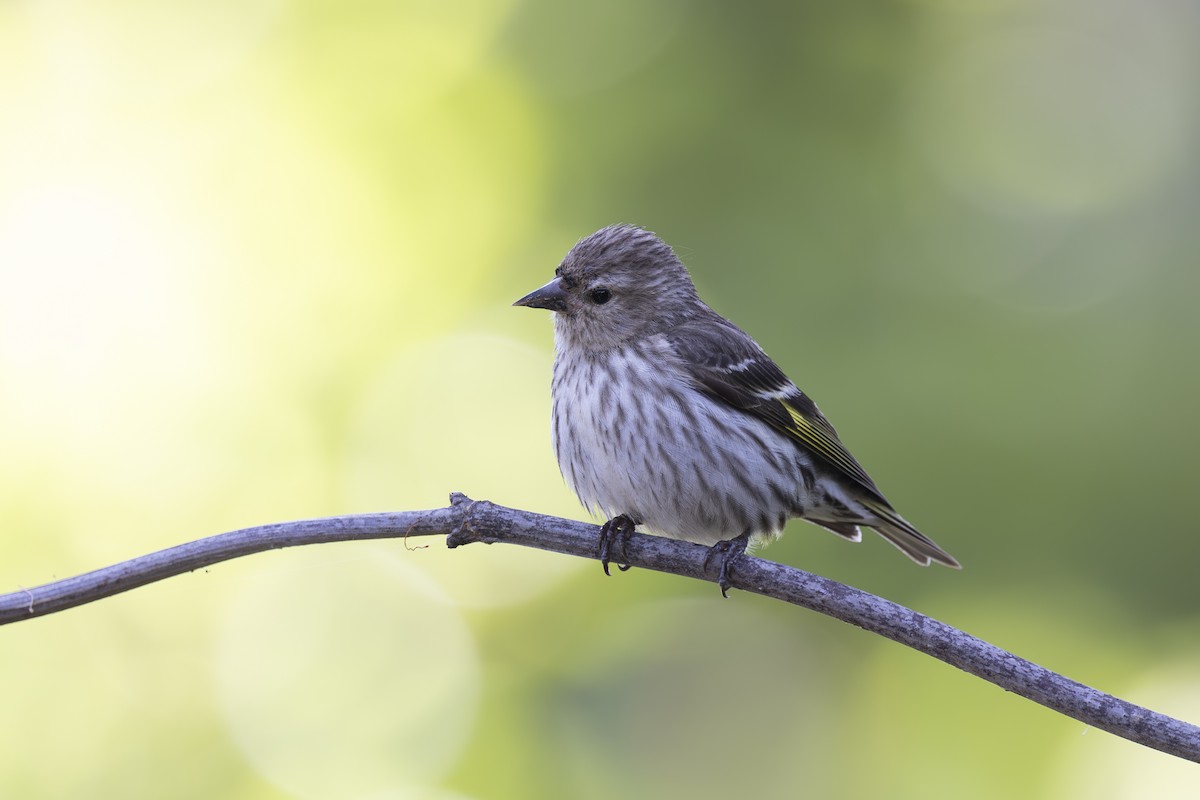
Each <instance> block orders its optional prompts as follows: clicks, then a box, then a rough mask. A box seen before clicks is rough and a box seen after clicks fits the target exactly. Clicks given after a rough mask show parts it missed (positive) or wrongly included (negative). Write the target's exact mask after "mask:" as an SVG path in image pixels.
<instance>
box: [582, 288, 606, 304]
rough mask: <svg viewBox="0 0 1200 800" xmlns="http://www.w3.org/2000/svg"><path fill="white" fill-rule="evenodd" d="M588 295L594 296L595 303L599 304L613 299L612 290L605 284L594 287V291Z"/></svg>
mask: <svg viewBox="0 0 1200 800" xmlns="http://www.w3.org/2000/svg"><path fill="white" fill-rule="evenodd" d="M588 296H589V297H591V298H592V302H593V303H595V304H596V305H598V306H602V305H604V304H605V303H607V302H608V301H609V300H611V299H612V292H610V291H609V290H608V289H605V288H604V287H603V286H599V287H597V288H595V289H592V291H591V292H589V293H588Z"/></svg>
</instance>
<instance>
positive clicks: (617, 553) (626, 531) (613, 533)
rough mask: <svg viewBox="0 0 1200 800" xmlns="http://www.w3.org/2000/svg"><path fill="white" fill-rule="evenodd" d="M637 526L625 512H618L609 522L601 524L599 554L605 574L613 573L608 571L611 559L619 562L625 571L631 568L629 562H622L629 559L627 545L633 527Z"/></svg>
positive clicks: (619, 567) (619, 566)
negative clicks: (626, 550) (626, 551)
mask: <svg viewBox="0 0 1200 800" xmlns="http://www.w3.org/2000/svg"><path fill="white" fill-rule="evenodd" d="M636 527H637V523H636V522H634V521H633V520H632V519H630V518H629V517H627V516H626V515H624V514H618V515H617V516H615V517H613V518H612V519H610V520H609V521H608V522H606V523H604V524H603V525H601V526H600V547H599V553H598V556H599V558H600V566H602V567H604V574H605V575H611V574H612V573H611V572H609V571H608V564H609V562H610V561H614V560H615V561H616V562H617V569H619V570H621V572H625V571H626V570H628V569H629V564H622V563H620V562H622V561H627V560H628V558H627V557H626V554H625V546H626V545H627V544H629V537H630V536H632V535H633V529H634V528H636Z"/></svg>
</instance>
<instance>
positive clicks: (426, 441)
mask: <svg viewBox="0 0 1200 800" xmlns="http://www.w3.org/2000/svg"><path fill="white" fill-rule="evenodd" d="M1198 35H1200V11H1198V10H1197V6H1196V5H1194V4H1188V3H1177V2H1171V1H1170V0H1149V1H1148V2H1144V3H1128V2H1115V1H1114V0H1100V2H1095V1H1094V0H1087V1H1085V0H1047V1H1045V2H1033V1H1032V0H971V1H970V2H954V1H952V0H907V1H901V0H895V1H887V2H864V1H862V0H857V1H851V2H838V3H783V2H779V3H764V4H733V3H715V2H702V1H701V0H650V1H649V2H632V0H614V1H612V2H608V3H579V2H562V0H529V1H528V2H522V0H474V1H473V2H472V1H471V0H467V1H466V2H442V3H434V2H416V1H415V0H412V1H410V2H381V1H380V0H375V2H370V1H367V2H350V3H335V2H318V1H317V0H239V1H238V2H229V1H228V0H217V1H216V2H213V0H205V1H204V2H200V1H199V0H191V1H187V2H185V1H181V0H171V1H169V2H146V1H145V0H141V1H140V2H139V1H136V0H135V1H134V2H125V3H112V2H103V1H101V2H90V3H83V2H75V1H74V0H57V1H55V2H50V1H49V0H39V1H34V0H10V1H9V2H6V3H3V4H0V471H2V474H0V528H2V530H3V539H2V540H0V589H2V590H3V591H11V590H15V589H17V588H19V587H22V586H31V585H35V584H38V583H42V582H44V581H47V580H51V579H54V578H58V577H66V576H68V575H72V574H75V573H78V572H81V571H85V570H87V569H91V568H94V567H98V566H101V565H104V564H108V563H112V562H115V561H117V560H120V559H124V558H127V557H131V556H134V555H137V554H141V553H144V552H148V551H151V550H154V549H158V548H161V547H166V546H169V545H173V544H176V543H179V542H182V541H186V540H190V539H193V538H196V537H199V536H203V535H207V534H212V533H217V532H220V531H224V530H229V529H233V528H238V527H243V526H248V525H254V524H259V523H265V522H271V521H278V520H285V519H294V518H304V517H311V516H323V515H331V514H340V513H349V512H366V511H378V510H385V509H418V508H425V507H435V506H441V505H444V504H445V503H446V496H447V493H448V492H450V491H451V490H458V491H464V492H467V493H468V494H470V495H472V496H474V497H476V498H484V499H490V500H493V501H496V502H500V503H504V504H507V505H512V506H517V507H523V508H528V509H532V510H537V511H542V512H547V513H558V514H564V515H571V516H578V517H580V518H582V517H583V512H582V510H581V509H580V508H579V507H578V505H577V503H576V502H575V500H574V498H573V497H572V496H571V495H570V493H569V492H568V491H567V490H566V489H565V488H564V486H563V483H562V481H561V479H560V477H559V476H558V473H557V468H556V466H555V464H554V462H553V457H552V454H551V451H550V444H549V430H548V419H549V379H550V362H551V324H550V320H549V317H548V315H546V314H544V313H541V312H536V313H535V312H531V311H528V310H525V309H513V308H510V306H509V304H510V303H511V302H512V301H513V300H514V299H516V298H517V297H519V296H521V295H522V294H524V293H525V292H527V291H529V290H531V289H533V288H534V287H536V286H539V285H541V284H542V283H543V282H545V281H546V280H548V278H549V276H550V275H551V272H552V271H553V269H554V267H555V266H556V264H557V262H558V260H559V259H560V258H561V257H562V255H563V254H564V253H565V252H566V250H567V249H568V248H569V247H570V246H571V245H572V244H573V243H574V242H575V241H576V240H577V239H578V238H580V237H581V236H584V235H586V234H587V233H590V232H591V231H593V230H595V229H597V228H599V227H601V226H602V225H605V224H609V223H613V222H619V221H625V222H635V223H638V224H641V225H644V226H647V227H649V228H651V229H653V230H655V231H657V232H658V233H660V234H661V235H662V236H663V237H664V238H666V239H667V241H669V242H670V243H672V244H673V245H674V246H675V247H676V248H677V250H678V251H679V253H680V254H681V255H682V256H683V258H684V260H685V261H686V262H687V263H688V265H689V266H690V268H691V270H692V272H693V275H694V277H695V279H696V282H697V284H698V286H699V288H700V291H701V293H702V295H703V296H704V297H705V298H706V299H707V300H708V301H709V302H710V304H711V305H713V306H714V307H715V308H716V309H717V310H718V311H721V312H722V313H724V314H726V315H727V316H729V317H731V318H732V319H734V320H735V321H736V322H738V323H739V324H740V325H741V326H742V327H743V328H745V329H746V330H748V331H749V332H750V333H751V334H752V335H754V336H755V337H756V338H757V339H758V340H759V342H760V343H762V344H763V346H764V347H765V348H766V349H767V350H768V352H770V353H771V354H772V355H773V356H774V357H775V358H776V359H777V360H778V361H779V362H780V363H781V364H782V365H783V366H784V368H785V369H786V370H787V371H788V372H789V374H791V375H792V376H793V377H794V378H795V379H796V381H797V382H798V383H799V384H800V385H801V386H802V387H804V388H805V389H807V390H808V391H809V392H810V393H811V394H812V395H813V396H814V397H815V398H816V399H817V401H818V402H819V403H820V404H821V407H822V409H823V410H824V411H825V412H826V414H827V415H828V416H829V417H830V418H831V419H832V420H833V422H834V424H836V425H837V426H838V427H839V430H840V431H841V432H842V434H843V437H844V439H845V440H846V441H847V443H848V444H849V446H850V447H851V449H852V450H853V451H854V452H855V453H856V454H857V455H858V456H859V458H860V459H861V460H862V461H863V463H864V464H865V465H866V466H867V468H868V469H869V470H870V471H871V472H872V474H873V475H874V477H875V478H876V480H877V481H878V482H879V484H880V485H881V486H882V487H883V489H884V490H885V491H886V492H887V493H888V495H889V496H890V497H891V499H892V500H893V501H894V502H895V503H896V505H897V506H898V507H899V508H900V509H901V511H902V512H903V513H904V514H905V515H906V516H907V517H908V518H910V519H911V520H913V521H914V522H915V523H917V524H918V525H919V526H920V527H921V528H922V529H924V530H925V531H926V532H928V533H929V534H930V535H931V536H933V537H934V538H935V539H936V540H937V541H938V542H939V543H940V544H942V545H943V546H945V547H946V548H947V549H948V550H949V551H950V552H951V553H953V554H954V555H955V556H957V557H958V558H959V559H960V560H961V561H962V562H963V564H964V565H965V567H966V568H965V569H964V570H963V571H962V572H961V573H956V572H952V571H950V570H944V569H930V570H921V569H918V568H915V567H914V566H913V565H912V564H911V563H909V562H908V560H907V559H905V558H903V557H902V556H901V555H900V554H899V553H898V552H896V551H895V550H894V549H893V548H891V547H890V546H888V545H887V544H886V543H884V542H883V541H882V540H880V539H878V538H877V537H868V539H867V540H866V541H865V542H864V543H863V544H861V545H857V546H851V545H848V544H846V543H845V542H842V541H840V540H837V539H836V537H833V536H830V535H828V534H827V533H825V532H823V531H821V530H819V529H817V528H813V527H811V526H808V525H806V524H805V523H802V522H795V523H793V524H792V526H791V527H790V528H789V535H787V536H786V537H785V538H784V539H783V541H782V542H780V543H779V544H777V545H775V546H773V547H772V548H771V549H770V550H768V551H767V552H766V553H765V555H766V556H767V557H769V558H772V559H777V560H779V561H782V562H785V563H788V564H793V565H797V566H802V567H804V568H807V569H810V570H813V571H815V572H818V573H821V574H824V575H828V576H831V577H833V578H836V579H839V580H842V581H846V582H848V583H851V584H853V585H855V586H859V587H861V588H864V589H867V590H869V591H872V592H875V593H878V594H882V595H884V596H886V597H889V598H891V599H894V600H896V601H898V602H901V603H904V604H906V605H909V606H911V607H913V608H916V609H918V610H920V611H922V612H924V613H927V614H930V615H932V616H934V617H937V618H940V619H942V620H945V621H946V622H949V623H951V624H953V625H956V626H959V627H961V628H963V629H965V630H967V631H969V632H971V633H973V634H975V635H978V636H981V637H983V638H985V639H988V640H989V641H992V642H994V643H996V644H998V645H1000V646H1003V647H1006V648H1008V649H1011V650H1013V651H1014V652H1016V653H1018V654H1020V655H1022V656H1025V657H1027V658H1030V659H1032V660H1035V661H1037V662H1039V663H1041V664H1044V665H1045V666H1048V667H1050V668H1052V669H1055V670H1059V671H1061V672H1064V673H1066V674H1067V675H1069V676H1071V677H1073V678H1075V679H1077V680H1081V681H1084V682H1087V683H1091V684H1093V685H1095V686H1097V687H1099V688H1102V689H1104V690H1107V691H1111V692H1114V693H1117V694H1120V695H1122V696H1124V697H1127V698H1128V699H1130V700H1133V701H1135V702H1139V703H1142V704H1145V705H1149V706H1151V707H1153V708H1155V709H1156V710H1160V711H1163V712H1166V713H1169V714H1173V715H1176V716H1180V717H1184V718H1188V719H1191V720H1193V721H1200V641H1198V637H1197V631H1198V625H1200V580H1198V578H1197V571H1198V569H1197V565H1198V564H1200V537H1197V536H1196V522H1195V518H1196V514H1195V511H1194V510H1193V509H1192V504H1191V499H1192V496H1193V493H1194V492H1195V491H1196V487H1195V485H1194V484H1195V481H1196V479H1197V477H1200V456H1198V455H1197V453H1198V452H1200V425H1197V423H1196V406H1197V403H1198V402H1200V370H1198V368H1197V363H1198V358H1197V354H1196V353H1197V345H1198V344H1200V321H1198V315H1197V312H1196V304H1197V298H1198V297H1200V270H1198V269H1197V266H1198V265H1197V253H1198V252H1200V225H1197V221H1198V219H1200V215H1198V214H1197V209H1198V207H1200V203H1198V200H1200V188H1198V187H1200V145H1198V142H1200V137H1198V133H1200V130H1198V128H1200V125H1198V121H1200V95H1198V94H1197V92H1196V88H1195V87H1196V85H1197V79H1198V78H1200V56H1198V55H1197V52H1198V51H1197V49H1196V47H1195V42H1196V41H1197V36H1198ZM426 544H429V543H428V542H420V543H415V542H409V543H408V545H407V546H405V544H403V543H401V542H383V543H371V544H362V545H345V546H325V547H319V548H308V549H303V550H299V551H293V552H274V553H270V554H266V555H261V556H256V557H253V558H248V559H244V560H240V561H236V562H232V563H228V564H221V565H219V566H216V567H213V568H211V569H208V570H204V571H203V572H201V573H196V574H192V575H188V576H185V577H180V578H176V579H173V580H170V581H167V582H165V583H162V584H159V585H154V586H151V587H147V588H143V589H140V590H138V591H136V592H132V593H129V594H126V595H123V596H121V597H117V598H114V599H111V600H106V601H104V602H101V603H97V604H95V605H91V606H88V607H84V608H80V609H77V610H73V611H69V612H66V613H63V614H61V615H56V616H53V617H48V618H44V619H38V620H34V621H31V622H28V623H22V624H19V625H14V626H11V627H7V628H5V629H3V631H2V632H0V685H3V686H4V687H5V692H4V694H5V699H4V702H3V709H4V712H3V717H4V720H5V724H4V725H3V726H0V795H3V796H4V797H14V798H16V797H22V798H43V797H45V798H66V797H121V798H143V797H144V798H159V797H174V798H191V797H194V798H213V797H222V798H235V799H236V800H259V799H260V798H261V799H263V800H267V799H270V800H276V799H278V798H370V799H371V800H380V799H382V798H431V799H433V800H448V799H449V798H478V799H479V800H484V799H485V798H535V799H536V798H547V799H550V798H563V797H578V798H608V797H637V798H642V797H645V798H650V797H693V798H724V797H730V796H757V797H764V798H775V797H780V798H782V797H795V796H800V795H805V794H812V795H814V796H815V795H820V796H825V797H889V798H908V797H913V798H915V797H920V798H930V797H955V798H957V797H973V798H1010V797H1029V798H1089V799H1095V798H1132V797H1160V798H1162V797H1200V788H1198V787H1200V781H1197V775H1196V772H1195V769H1194V767H1192V766H1190V765H1186V764H1183V763H1182V762H1177V761H1175V760H1173V759H1171V758H1169V757H1167V756H1163V755H1160V754H1157V753H1154V752H1151V751H1147V750H1144V749H1142V748H1140V747H1138V746H1136V745H1133V744H1129V743H1126V742H1123V741H1121V740H1118V739H1115V738H1113V737H1111V736H1109V735H1107V734H1104V733H1101V732H1097V731H1089V730H1088V729H1087V728H1086V727H1085V726H1083V725H1081V724H1079V723H1076V722H1074V721H1071V720H1068V719H1066V718H1063V717H1060V716H1058V715H1056V714H1054V713H1051V712H1049V711H1047V710H1044V709H1042V708H1041V707H1039V706H1036V705H1033V704H1032V703H1029V702H1027V701H1025V700H1022V699H1020V698H1016V697H1013V696H1010V695H1007V694H1005V693H1003V692H1001V691H1000V690H999V689H996V688H994V687H992V686H990V685H988V684H985V683H983V682H982V681H980V680H977V679H975V678H971V677H967V676H965V675H963V674H960V673H958V672H956V671H955V670H953V669H951V668H950V667H947V666H945V665H943V664H941V663H939V662H936V661H934V660H932V659H930V658H927V657H925V656H921V655H918V654H915V653H913V652H909V651H907V650H905V649H904V648H902V647H900V646H899V645H895V644H891V643H889V642H886V641H883V640H881V639H879V638H877V637H874V636H870V635H866V634H864V633H862V632H860V631H858V630H856V629H854V628H851V627H847V626H845V625H842V624H839V623H835V622H832V621H829V620H826V619H824V618H821V617H818V616H817V615H814V614H811V613H809V612H805V611H801V610H799V609H794V608H790V607H784V606H782V605H780V604H778V603H772V602H768V601H765V600H762V599H760V598H756V597H752V596H749V595H746V594H742V593H735V594H734V595H733V597H732V599H730V600H728V601H722V600H721V598H720V597H719V594H718V592H717V590H716V589H715V588H714V587H713V586H712V585H707V584H699V583H694V582H689V581H685V580H681V579H677V578H672V577H669V576H662V575H657V574H651V573H647V572H644V571H632V572H630V573H627V574H621V575H618V576H615V577H613V578H607V579H606V578H604V576H603V575H602V574H601V571H600V568H599V566H598V565H597V564H595V563H589V562H586V561H582V560H579V561H576V560H572V559H567V558H564V557H555V556H549V555H546V554H542V553H537V552H524V551H517V550H516V549H510V550H506V549H504V548H501V547H495V548H486V547H483V546H473V547H471V548H466V549H463V550H460V551H455V552H449V551H446V550H445V549H444V548H443V547H441V546H439V545H436V544H432V545H430V546H428V547H425V545H426ZM421 548H423V549H421Z"/></svg>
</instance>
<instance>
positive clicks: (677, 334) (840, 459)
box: [670, 317, 887, 504]
mask: <svg viewBox="0 0 1200 800" xmlns="http://www.w3.org/2000/svg"><path fill="white" fill-rule="evenodd" d="M670 339H671V342H672V344H673V345H674V346H675V348H676V350H677V352H679V354H680V355H681V356H682V357H683V359H684V361H685V363H686V366H687V369H689V370H690V371H691V373H692V377H693V379H694V380H695V382H696V385H697V386H698V388H700V389H701V390H702V391H705V392H707V393H708V394H709V395H711V396H713V397H715V398H718V399H720V400H721V401H723V402H724V403H726V404H728V405H730V406H732V407H733V408H736V409H738V410H740V411H744V412H746V413H748V414H752V415H754V416H756V417H758V418H759V419H761V420H763V421H764V422H767V423H768V424H770V425H771V426H772V427H774V428H775V429H776V430H778V431H780V432H782V433H784V434H785V435H787V436H788V437H789V438H791V439H792V440H793V441H794V442H796V444H798V445H800V446H801V447H804V448H805V449H806V450H808V451H809V452H811V453H813V454H815V455H816V456H817V457H819V458H820V459H821V460H822V461H824V462H825V463H826V464H827V465H828V466H830V467H832V468H833V469H834V470H835V471H837V472H840V473H841V474H842V475H844V476H846V477H847V478H850V479H851V480H853V481H854V482H855V483H857V484H859V485H860V486H862V487H863V488H864V489H867V490H868V491H869V492H870V493H871V494H873V495H875V496H876V497H878V498H879V499H880V500H883V495H882V494H880V492H879V489H878V488H877V487H876V486H875V483H874V481H872V480H871V478H870V476H868V475H867V473H866V470H864V469H863V468H862V466H861V465H860V464H859V463H858V462H857V461H856V460H855V459H854V456H852V455H850V451H848V450H847V449H846V448H845V446H844V445H843V444H842V443H841V440H839V439H838V435H837V431H836V430H834V428H833V425H831V424H830V423H829V420H827V419H825V417H824V416H823V415H822V414H821V412H820V410H819V409H818V408H817V405H816V403H814V402H813V401H812V400H811V399H810V398H809V397H808V395H806V394H804V392H802V391H800V390H799V389H798V388H797V387H796V385H795V384H794V383H792V381H791V380H789V379H788V377H787V375H785V374H784V373H783V370H781V369H780V368H779V366H778V365H777V364H776V363H775V362H774V361H772V360H771V358H770V357H769V356H768V355H767V354H766V353H765V352H763V350H762V348H761V347H759V346H758V344H757V343H756V342H755V341H754V340H753V339H751V338H750V337H749V336H748V335H746V333H744V332H743V331H742V330H741V329H740V328H738V327H736V326H735V325H733V324H732V323H730V322H727V321H726V320H723V319H720V318H719V317H718V318H716V319H706V320H696V321H692V322H688V323H685V324H684V325H681V326H679V327H677V328H676V329H675V330H673V331H672V333H671V335H670ZM886 502H887V501H886V500H884V503H885V504H886Z"/></svg>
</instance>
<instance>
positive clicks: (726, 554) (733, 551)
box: [704, 533, 750, 597]
mask: <svg viewBox="0 0 1200 800" xmlns="http://www.w3.org/2000/svg"><path fill="white" fill-rule="evenodd" d="M749 544H750V534H749V533H743V534H742V535H741V536H735V537H733V538H732V539H724V540H722V541H719V542H717V543H716V544H714V545H713V546H712V547H710V548H708V554H707V555H705V556H704V571H705V572H708V570H709V569H710V568H711V567H712V563H713V559H716V558H719V559H721V571H720V573H719V574H718V575H717V585H718V586H720V587H721V596H722V597H729V573H730V570H731V569H732V568H733V564H734V562H735V561H737V560H738V559H739V558H741V557H742V556H743V555H745V553H746V546H747V545H749Z"/></svg>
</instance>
